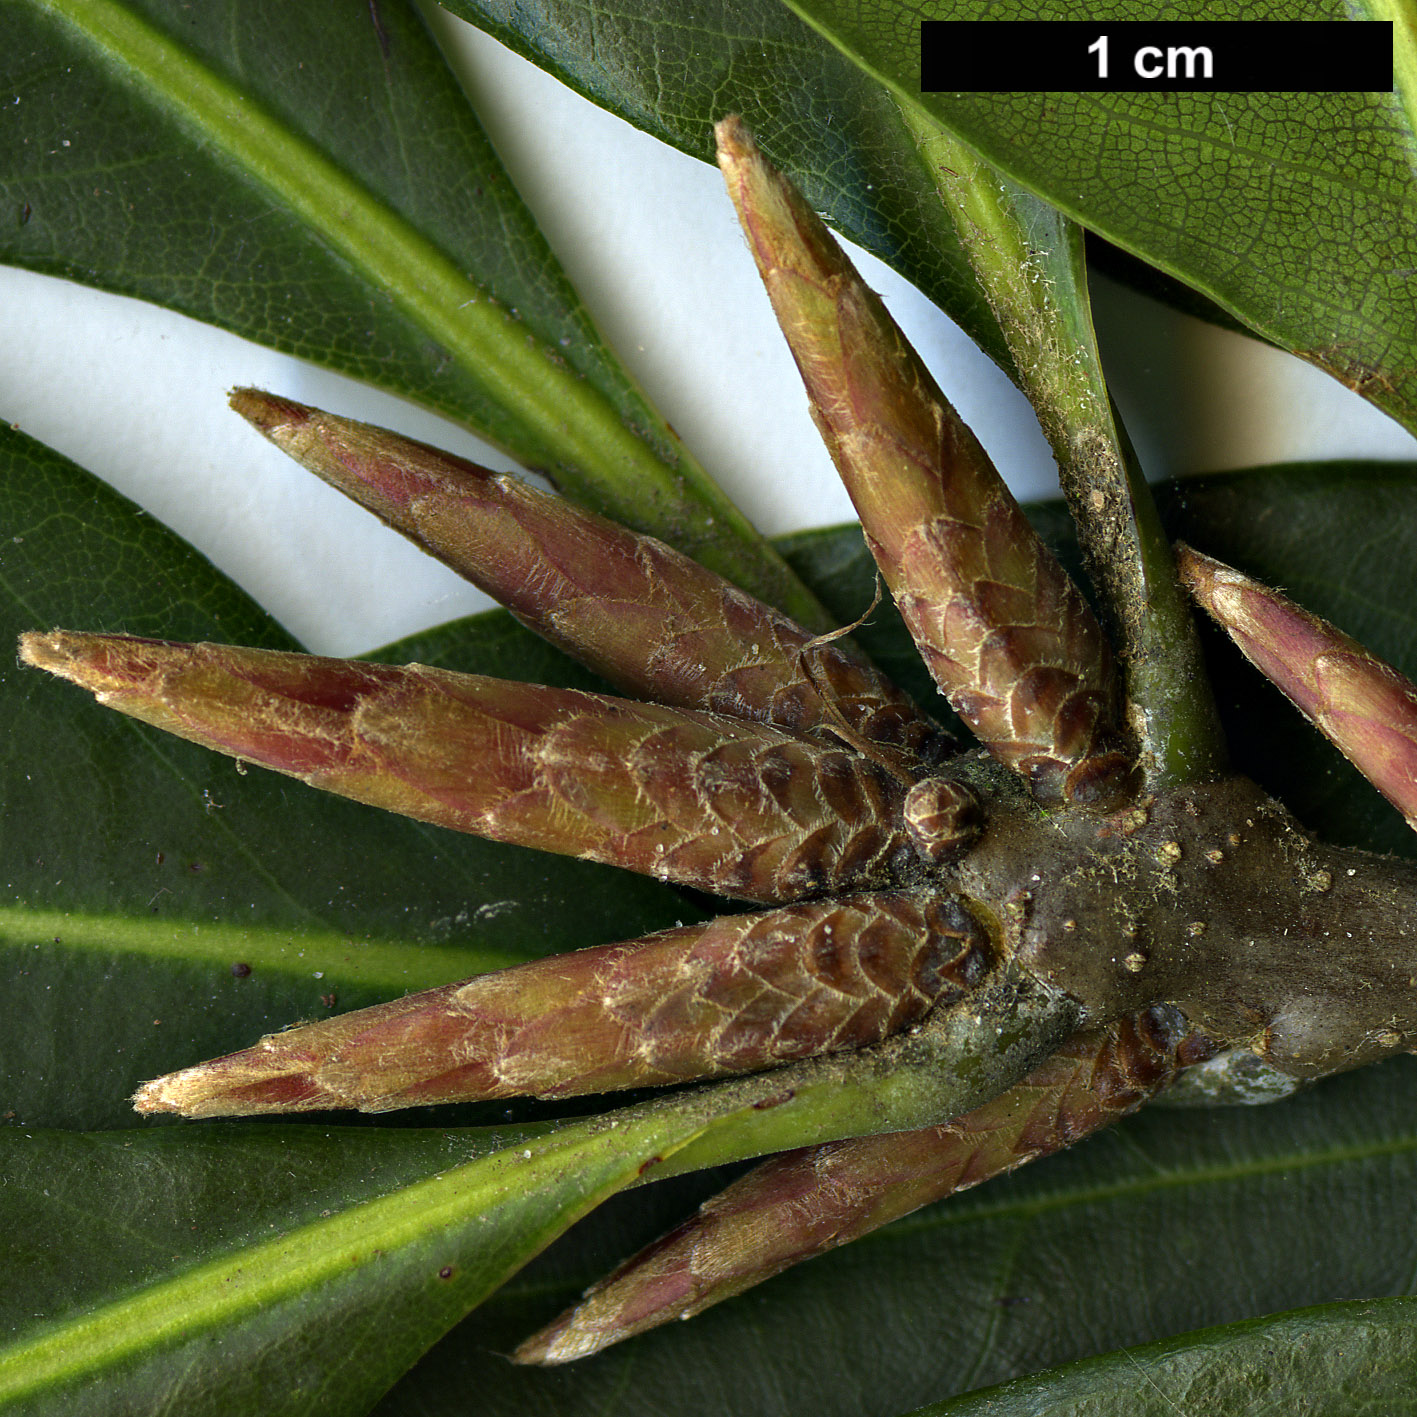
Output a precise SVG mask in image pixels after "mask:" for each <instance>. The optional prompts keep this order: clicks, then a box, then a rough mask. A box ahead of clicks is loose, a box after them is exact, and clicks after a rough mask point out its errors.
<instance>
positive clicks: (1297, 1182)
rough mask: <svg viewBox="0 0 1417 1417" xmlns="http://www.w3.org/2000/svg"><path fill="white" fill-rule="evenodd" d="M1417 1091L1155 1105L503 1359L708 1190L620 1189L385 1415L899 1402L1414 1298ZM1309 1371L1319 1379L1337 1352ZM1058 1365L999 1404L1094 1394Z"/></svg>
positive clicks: (1324, 1087) (1362, 1086) (833, 1411)
mask: <svg viewBox="0 0 1417 1417" xmlns="http://www.w3.org/2000/svg"><path fill="white" fill-rule="evenodd" d="M1414 1093H1417V1066H1414V1065H1413V1064H1412V1063H1410V1062H1409V1061H1408V1060H1405V1059H1404V1060H1401V1061H1400V1062H1398V1063H1396V1064H1389V1065H1384V1066H1382V1067H1380V1068H1378V1069H1374V1070H1372V1071H1370V1072H1369V1073H1367V1074H1352V1075H1349V1076H1347V1077H1344V1078H1338V1079H1333V1080H1331V1081H1329V1082H1327V1083H1324V1084H1321V1085H1320V1086H1319V1087H1318V1088H1317V1089H1315V1091H1313V1092H1312V1093H1309V1094H1306V1095H1302V1096H1300V1097H1297V1098H1294V1099H1292V1100H1291V1101H1289V1102H1286V1103H1282V1104H1278V1105H1276V1106H1272V1107H1256V1108H1244V1109H1234V1110H1230V1111H1223V1112H1175V1111H1169V1110H1164V1109H1161V1108H1155V1107H1153V1108H1148V1109H1146V1110H1145V1111H1143V1112H1141V1113H1140V1114H1138V1116H1136V1117H1135V1118H1131V1119H1129V1120H1128V1121H1126V1122H1123V1123H1122V1124H1120V1126H1119V1127H1118V1128H1117V1129H1115V1130H1114V1131H1111V1132H1108V1133H1104V1134H1103V1135H1102V1136H1100V1137H1097V1138H1095V1139H1093V1140H1091V1141H1088V1142H1086V1143H1084V1144H1083V1145H1082V1146H1080V1147H1078V1148H1076V1149H1075V1150H1074V1151H1071V1152H1068V1153H1066V1154H1064V1155H1063V1156H1061V1157H1055V1158H1052V1159H1050V1160H1048V1161H1046V1162H1043V1163H1040V1164H1038V1165H1037V1166H1032V1167H1028V1168H1025V1169H1024V1170H1023V1171H1021V1172H1019V1173H1018V1174H1017V1175H1015V1176H1012V1177H1007V1178H1004V1179H1002V1180H1000V1181H995V1182H991V1183H990V1184H989V1185H987V1186H982V1187H980V1188H978V1189H977V1190H974V1191H970V1192H967V1193H965V1194H964V1195H962V1196H957V1197H955V1198H954V1199H952V1200H950V1201H946V1202H944V1203H943V1204H941V1205H937V1206H932V1207H929V1208H927V1209H925V1210H922V1211H919V1212H917V1213H916V1214H915V1215H914V1216H910V1217H907V1218H905V1219H904V1220H901V1221H899V1222H897V1223H896V1224H894V1225H891V1226H887V1227H886V1228H885V1229H883V1230H880V1231H877V1232H876V1233H875V1234H874V1235H871V1236H868V1237H866V1238H865V1239H862V1240H858V1241H856V1242H855V1243H853V1244H851V1245H849V1246H846V1247H844V1248H842V1249H840V1250H837V1251H834V1252H833V1253H831V1254H830V1255H826V1256H823V1257H821V1258H818V1259H815V1260H812V1261H811V1262H810V1263H808V1264H806V1265H803V1266H801V1267H799V1268H797V1269H795V1270H791V1271H789V1272H787V1273H786V1274H783V1275H780V1276H778V1277H777V1278H775V1279H773V1280H770V1281H768V1282H767V1283H766V1284H763V1285H760V1286H759V1287H758V1288H757V1289H755V1290H753V1291H751V1292H750V1293H749V1294H747V1295H743V1296H740V1297H739V1298H737V1299H732V1300H729V1301H728V1302H727V1303H724V1304H721V1305H719V1306H718V1307H717V1308H714V1309H711V1310H709V1311H708V1312H707V1313H704V1314H701V1315H699V1316H698V1317H696V1318H695V1319H693V1320H692V1321H691V1322H689V1323H684V1324H672V1325H669V1326H667V1327H665V1328H663V1329H660V1330H657V1331H655V1332H653V1333H650V1334H646V1335H642V1336H641V1337H639V1338H636V1339H633V1340H631V1341H630V1342H628V1343H626V1344H623V1345H621V1346H620V1347H619V1348H616V1349H610V1350H608V1351H607V1352H606V1353H604V1354H601V1355H599V1356H597V1357H595V1358H591V1359H588V1360H586V1361H584V1362H581V1363H576V1364H571V1365H569V1366H568V1367H566V1368H563V1369H557V1370H553V1371H549V1372H542V1373H528V1372H525V1371H520V1370H516V1369H510V1368H499V1367H497V1366H495V1365H494V1366H491V1367H489V1366H487V1360H486V1358H485V1356H483V1355H485V1354H486V1352H487V1351H488V1350H489V1349H490V1350H492V1351H494V1352H496V1351H505V1350H506V1349H509V1348H510V1347H511V1346H512V1345H513V1344H515V1343H516V1342H517V1341H518V1340H519V1339H520V1338H522V1337H524V1336H525V1335H526V1334H527V1333H528V1332H530V1331H532V1330H533V1329H534V1328H536V1327H537V1325H539V1324H541V1323H544V1322H546V1321H548V1320H549V1319H551V1318H552V1317H553V1316H554V1315H555V1314H556V1313H557V1312H558V1311H559V1308H560V1307H561V1306H563V1305H564V1304H566V1303H568V1302H570V1301H571V1300H573V1299H574V1298H575V1297H576V1295H577V1294H578V1293H579V1292H580V1290H581V1289H582V1288H583V1287H584V1286H585V1285H586V1284H588V1283H589V1282H590V1281H591V1280H592V1279H594V1278H596V1277H598V1276H599V1275H600V1274H602V1273H604V1272H605V1271H606V1270H608V1269H609V1268H610V1267H611V1266H613V1265H614V1264H616V1263H617V1262H618V1261H619V1260H620V1259H622V1258H624V1257H625V1256H626V1255H628V1254H630V1253H632V1252H633V1251H634V1249H635V1247H636V1246H637V1245H638V1244H640V1243H643V1242H644V1241H646V1240H648V1239H649V1238H651V1237H652V1236H653V1235H654V1234H656V1233H657V1232H658V1231H659V1230H660V1229H662V1228H666V1227H667V1226H668V1225H669V1224H672V1223H673V1222H674V1221H676V1220H677V1219H679V1218H681V1217H682V1215H683V1214H684V1213H686V1212H687V1211H688V1210H689V1209H690V1207H691V1206H692V1204H693V1203H694V1201H695V1200H696V1199H698V1198H701V1197H702V1195H703V1194H704V1193H705V1192H706V1191H707V1190H708V1189H709V1186H708V1184H707V1183H706V1182H705V1184H704V1185H703V1187H702V1188H701V1189H700V1190H698V1191H697V1192H696V1193H695V1194H694V1195H693V1196H692V1197H691V1196H688V1195H685V1194H683V1193H682V1192H681V1193H680V1194H678V1195H668V1196H664V1197H658V1196H656V1195H655V1192H654V1190H651V1191H649V1192H646V1193H644V1194H639V1193H637V1194H635V1195H634V1196H632V1197H631V1196H626V1197H621V1198H618V1199H617V1200H616V1201H614V1202H612V1203H611V1205H610V1206H609V1207H607V1208H606V1209H605V1210H604V1211H602V1213H601V1215H600V1216H599V1217H598V1219H597V1220H596V1221H595V1222H593V1223H592V1224H589V1225H586V1226H583V1227H581V1228H580V1229H579V1230H577V1231H576V1232H574V1233H573V1235H572V1236H570V1237H569V1238H568V1240H567V1241H566V1242H565V1244H563V1245H562V1246H559V1247H558V1248H557V1249H556V1250H555V1251H553V1252H552V1253H550V1254H548V1255H547V1256H546V1258H545V1259H544V1260H542V1261H539V1262H538V1263H537V1264H536V1265H535V1266H533V1267H531V1268H529V1269H527V1270H526V1271H524V1272H523V1274H522V1275H520V1276H519V1277H518V1278H517V1279H515V1280H513V1281H512V1282H511V1283H510V1284H509V1285H508V1286H506V1287H505V1288H504V1289H503V1290H502V1291H501V1292H500V1293H499V1294H498V1295H497V1296H496V1297H495V1298H494V1299H492V1300H491V1301H489V1303H488V1304H486V1305H484V1306H483V1308H482V1309H481V1310H480V1311H479V1313H478V1314H476V1315H474V1316H473V1318H472V1319H470V1320H469V1321H468V1322H467V1323H466V1324H464V1325H462V1326H460V1328H459V1329H458V1330H456V1331H455V1332H454V1333H453V1334H451V1335H450V1336H449V1338H448V1339H447V1340H446V1341H445V1342H444V1343H443V1344H441V1345H439V1347H438V1348H437V1349H435V1350H434V1351H433V1353H432V1354H430V1355H429V1357H428V1359H426V1360H425V1362H424V1363H423V1364H422V1365H421V1366H420V1367H419V1368H418V1369H417V1370H415V1371H414V1372H413V1373H411V1374H410V1375H409V1377H408V1378H406V1379H405V1380H404V1381H403V1382H402V1383H401V1384H399V1386H398V1387H396V1388H395V1389H394V1390H393V1391H392V1392H391V1393H390V1394H389V1396H388V1397H387V1398H386V1399H385V1400H384V1402H383V1403H381V1404H380V1405H379V1406H378V1407H377V1408H376V1409H375V1410H376V1412H378V1414H379V1417H414V1414H417V1417H431V1414H441V1413H444V1412H456V1411H460V1410H461V1409H460V1407H459V1406H458V1401H459V1398H458V1394H459V1393H465V1392H466V1391H468V1390H469V1388H470V1387H471V1386H472V1385H474V1384H476V1385H477V1390H478V1394H479V1401H480V1404H481V1405H480V1407H479V1411H480V1412H483V1413H487V1414H489V1417H512V1414H520V1413H527V1412H531V1413H538V1414H541V1413H546V1414H552V1413H554V1414H556V1417H584V1414H590V1413H598V1412H603V1411H604V1410H606V1407H607V1404H609V1405H613V1407H614V1409H615V1411H617V1412H622V1413H625V1414H626V1417H649V1414H656V1417H657V1414H661V1413H670V1412H675V1411H684V1410H692V1411H695V1412H697V1413H704V1414H713V1417H727V1415H728V1414H737V1413H741V1412H752V1413H763V1414H767V1417H787V1415H788V1414H792V1415H793V1417H796V1414H802V1417H808V1414H812V1415H813V1417H815V1414H822V1417H897V1414H901V1413H905V1412H908V1411H913V1410H914V1409H915V1408H917V1407H919V1406H921V1405H924V1404H926V1403H930V1402H936V1401H939V1400H941V1399H942V1398H944V1397H946V1396H950V1395H954V1394H957V1393H961V1392H967V1391H970V1390H972V1389H975V1388H978V1387H985V1386H988V1385H990V1384H993V1383H996V1382H999V1381H1001V1380H1004V1379H1006V1378H1011V1377H1016V1376H1019V1375H1023V1374H1032V1373H1037V1372H1039V1370H1043V1369H1048V1368H1051V1367H1053V1366H1054V1365H1057V1364H1060V1363H1067V1362H1070V1361H1073V1360H1076V1359H1081V1358H1084V1357H1090V1356H1092V1355H1095V1354H1105V1353H1107V1352H1109V1350H1111V1349H1114V1348H1120V1347H1125V1346H1128V1345H1132V1344H1139V1343H1144V1342H1147V1341H1148V1340H1151V1339H1153V1338H1154V1337H1155V1336H1156V1335H1157V1334H1177V1333H1187V1332H1189V1331H1190V1330H1193V1329H1197V1328H1201V1327H1205V1326H1210V1325H1217V1324H1219V1325H1229V1324H1232V1323H1243V1322H1244V1321H1247V1320H1250V1319H1251V1318H1252V1317H1253V1316H1254V1315H1256V1314H1264V1313H1273V1312H1277V1311H1280V1310H1285V1309H1289V1308H1296V1307H1300V1306H1305V1305H1309V1304H1313V1303H1318V1302H1331V1301H1334V1300H1342V1299H1367V1298H1372V1297H1374V1296H1379V1295H1400V1294H1407V1293H1410V1292H1412V1274H1413V1271H1414V1265H1417V1247H1414V1243H1413V1237H1412V1227H1411V1205H1410V1199H1409V1196H1410V1188H1411V1186H1412V1185H1413V1184H1414V1182H1417V1131H1414V1128H1413V1125H1412V1099H1413V1096H1414ZM656 1189H657V1188H656ZM1404 1317H1407V1316H1404ZM1231 1339H1232V1336H1231V1335H1229V1334H1228V1333H1227V1334H1221V1335H1214V1336H1213V1342H1214V1345H1215V1348H1216V1351H1215V1352H1212V1353H1211V1354H1210V1355H1209V1361H1211V1362H1212V1363H1218V1364H1220V1365H1221V1369H1222V1370H1223V1367H1224V1365H1225V1363H1227V1362H1229V1361H1230V1360H1228V1359H1225V1358H1224V1357H1223V1356H1222V1350H1223V1348H1224V1347H1225V1346H1228V1345H1229V1344H1230V1342H1231ZM1119 1361H1120V1362H1125V1359H1122V1360H1119ZM1239 1361H1241V1362H1242V1363H1243V1362H1244V1361H1245V1360H1244V1358H1243V1356H1242V1357H1241V1359H1240V1360H1239ZM1310 1371H1311V1373H1312V1374H1313V1376H1314V1378H1315V1380H1316V1381H1317V1380H1318V1377H1319V1375H1320V1374H1321V1372H1322V1368H1321V1366H1320V1365H1319V1364H1317V1363H1316V1364H1315V1365H1314V1366H1313V1367H1312V1368H1311V1369H1310ZM1054 1377H1056V1378H1057V1379H1058V1381H1059V1382H1060V1383H1061V1384H1063V1386H1062V1387H1061V1389H1060V1391H1061V1392H1062V1393H1063V1394H1064V1395H1065V1397H1066V1395H1067V1394H1068V1393H1069V1392H1070V1391H1072V1390H1074V1389H1070V1388H1069V1387H1068V1386H1067V1385H1066V1384H1067V1383H1068V1382H1069V1381H1070V1379H1069V1376H1068V1374H1067V1372H1066V1370H1064V1372H1063V1373H1062V1374H1056V1375H1055V1374H1049V1375H1048V1376H1047V1378H1046V1379H1043V1378H1040V1379H1038V1380H1036V1381H1035V1383H1034V1388H1033V1393H1034V1400H1035V1405H1034V1406H1033V1407H1027V1406H1024V1407H1020V1408H1017V1409H1008V1408H1005V1409H1003V1410H1004V1411H1024V1412H1030V1413H1044V1412H1055V1411H1056V1412H1074V1411H1077V1410H1079V1409H1078V1408H1074V1407H1070V1406H1069V1405H1067V1402H1066V1401H1065V1400H1064V1401H1060V1402H1059V1403H1058V1404H1057V1405H1056V1406H1051V1407H1050V1406H1049V1405H1048V1401H1049V1397H1050V1396H1051V1392H1052V1387H1051V1384H1052V1382H1053V1380H1054ZM1145 1386H1146V1385H1145V1384H1144V1383H1142V1382H1141V1381H1140V1380H1138V1381H1137V1382H1136V1383H1135V1384H1134V1386H1133V1388H1132V1390H1131V1392H1130V1393H1124V1394H1123V1395H1119V1396H1116V1397H1115V1398H1114V1399H1113V1400H1112V1403H1111V1405H1107V1402H1106V1400H1105V1398H1104V1399H1103V1401H1102V1402H1101V1404H1100V1405H1099V1406H1097V1407H1096V1408H1088V1407H1085V1406H1084V1407H1082V1408H1081V1409H1080V1410H1082V1411H1089V1412H1091V1411H1097V1412H1099V1413H1107V1414H1111V1413H1117V1414H1119V1417H1120V1414H1125V1413H1129V1412H1131V1411H1134V1410H1135V1409H1134V1408H1132V1407H1130V1406H1128V1401H1129V1400H1134V1399H1135V1396H1136V1392H1137V1390H1138V1389H1140V1388H1144V1387H1145ZM1197 1399H1198V1394H1193V1404H1192V1405H1193V1408H1194V1410H1196V1411H1204V1412H1206V1413H1207V1417H1209V1414H1211V1413H1215V1414H1217V1417H1232V1414H1235V1413H1243V1412H1249V1411H1252V1410H1253V1409H1251V1408H1247V1407H1245V1406H1244V1405H1238V1406H1234V1407H1232V1406H1227V1405H1221V1404H1216V1405H1214V1406H1212V1405H1209V1404H1207V1403H1202V1402H1199V1401H1198V1400H1197ZM947 1410H948V1409H947ZM965 1410H966V1411H970V1410H972V1409H969V1408H966V1409H965ZM979 1410H981V1411H989V1410H990V1409H989V1408H988V1407H987V1406H983V1405H982V1404H981V1407H980V1409H979ZM1183 1410H1187V1409H1185V1408H1184V1407H1183ZM1329 1410H1334V1409H1329ZM1359 1410H1361V1409H1359ZM1378 1410H1381V1409H1378ZM1399 1410H1400V1409H1399Z"/></svg>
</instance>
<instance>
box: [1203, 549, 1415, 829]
mask: <svg viewBox="0 0 1417 1417" xmlns="http://www.w3.org/2000/svg"><path fill="white" fill-rule="evenodd" d="M1176 557H1177V564H1178V566H1179V568H1180V573H1181V579H1182V581H1183V582H1184V583H1185V585H1186V587H1187V588H1188V589H1189V590H1190V592H1191V594H1192V595H1193V596H1195V598H1196V600H1197V601H1198V602H1199V604H1200V605H1201V606H1202V607H1204V609H1205V610H1207V611H1208V612H1209V613H1210V614H1211V615H1212V616H1213V617H1214V618H1215V619H1216V620H1217V621H1218V622H1219V623H1220V625H1221V626H1222V627H1223V628H1224V630H1225V631H1226V633H1227V634H1229V636H1230V638H1231V639H1233V640H1234V641H1235V643H1236V644H1237V645H1238V646H1239V647H1240V649H1241V651H1242V652H1243V653H1244V655H1245V657H1246V658H1247V659H1249V661H1250V662H1251V663H1252V664H1253V665H1255V667H1256V668H1257V669H1259V671H1260V672H1261V673H1262V674H1264V675H1265V676H1266V678H1268V679H1270V680H1271V681H1273V683H1274V684H1275V685H1277V686H1278V687H1279V689H1281V690H1282V691H1283V692H1284V694H1285V695H1286V696H1287V697H1288V698H1289V699H1290V700H1291V702H1292V703H1293V704H1294V705H1295V706H1296V707H1297V708H1298V709H1299V710H1300V711H1301V712H1302V713H1303V714H1304V715H1305V716H1306V717H1307V718H1309V719H1310V720H1311V721H1312V723H1313V724H1314V726H1315V727H1316V728H1318V730H1319V731H1320V732H1321V733H1322V734H1323V735H1324V736H1325V737H1326V738H1328V739H1329V740H1330V741H1331V742H1332V743H1333V744H1335V746H1337V747H1338V748H1339V749H1340V750H1341V751H1342V752H1343V754H1344V756H1345V757H1347V758H1348V759H1349V760H1350V761H1351V762H1352V763H1353V764H1354V765H1355V766H1356V767H1357V768H1358V770H1359V771H1360V772H1361V773H1362V774H1363V775H1364V777H1366V778H1367V779H1368V781H1369V782H1371V783H1372V784H1373V786H1374V787H1376V788H1377V789H1378V791H1379V792H1381V793H1382V794H1383V796H1384V797H1386V798H1387V799H1388V801H1389V802H1391V803H1392V804H1393V806H1395V807H1396V808H1397V809H1398V811H1400V812H1401V813H1402V814H1403V816H1405V817H1406V818H1407V824H1408V826H1410V827H1413V828H1414V829H1417V685H1414V684H1413V683H1412V681H1411V680H1410V679H1408V678H1406V677H1405V676H1404V675H1402V674H1399V673H1398V672H1397V670H1396V669H1394V668H1393V667H1392V666H1391V665H1389V664H1385V663H1384V662H1383V661H1382V660H1380V659H1378V658H1377V656H1376V655H1373V654H1370V653H1369V652H1368V651H1367V650H1365V649H1364V648H1363V646H1362V645H1360V644H1359V643H1358V642H1357V641H1356V640H1353V639H1350V638H1349V637H1348V636H1347V635H1345V634H1344V633H1343V632H1342V631H1341V630H1338V629H1335V628H1334V626H1332V625H1330V624H1329V623H1328V622H1327V621H1325V620H1321V619H1319V617H1318V616H1317V615H1311V614H1310V613H1309V612H1308V611H1307V610H1303V609H1301V608H1300V607H1299V606H1297V605H1295V604H1294V602H1293V601H1291V600H1289V599H1287V598H1286V597H1285V596H1282V595H1280V594H1279V592H1278V591H1275V590H1271V589H1270V588H1269V587H1268V586H1264V585H1261V584H1260V583H1259V582H1258V581H1254V580H1251V579H1250V577H1248V576H1246V575H1242V574H1241V573H1240V572H1239V571H1236V570H1233V569H1231V568H1230V567H1229V566H1226V565H1224V564H1222V563H1221V562H1219V561H1215V560H1212V559H1211V558H1210V557H1209V556H1202V555H1201V554H1200V553H1199V552H1196V551H1192V550H1191V548H1190V547H1188V546H1181V547H1178V548H1177V553H1176Z"/></svg>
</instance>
